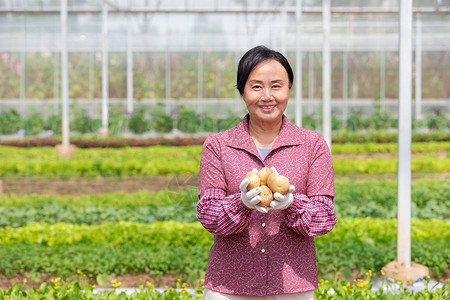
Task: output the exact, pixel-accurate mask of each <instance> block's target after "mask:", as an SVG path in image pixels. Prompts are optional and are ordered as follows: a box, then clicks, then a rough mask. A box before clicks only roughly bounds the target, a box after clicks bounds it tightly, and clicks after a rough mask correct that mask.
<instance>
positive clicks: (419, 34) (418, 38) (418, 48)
mask: <svg viewBox="0 0 450 300" xmlns="http://www.w3.org/2000/svg"><path fill="white" fill-rule="evenodd" d="M415 104H416V120H421V119H422V18H421V16H420V14H417V15H416V103H415Z"/></svg>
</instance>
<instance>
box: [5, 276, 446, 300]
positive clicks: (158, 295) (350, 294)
mask: <svg viewBox="0 0 450 300" xmlns="http://www.w3.org/2000/svg"><path fill="white" fill-rule="evenodd" d="M376 279H377V278H376V276H375V277H373V274H372V272H367V273H366V277H365V278H364V279H358V280H354V281H353V282H352V283H350V282H347V281H344V280H340V281H329V280H323V279H321V280H320V282H319V288H318V289H317V290H316V291H314V297H315V298H316V299H374V300H376V299H380V300H382V299H386V300H387V299H389V300H403V299H411V300H412V299H444V298H445V297H447V296H448V294H449V293H450V284H449V283H446V284H444V285H443V286H442V287H441V286H435V287H432V288H429V287H428V285H429V282H430V281H429V279H425V280H423V284H424V286H425V289H423V290H421V291H417V292H416V291H411V290H410V289H408V288H407V287H406V286H404V285H400V286H398V284H397V282H395V281H393V282H391V281H389V280H385V281H384V282H383V286H381V287H379V288H378V289H377V288H375V287H374V282H375V281H376ZM121 284H122V283H121V282H117V281H116V282H113V283H112V286H113V288H112V289H107V290H97V289H96V287H95V286H94V285H93V284H92V283H90V282H86V279H81V278H80V279H78V280H74V281H64V280H61V279H60V278H56V279H54V280H51V281H50V282H49V283H48V284H47V283H42V284H41V286H40V287H39V288H27V287H26V285H25V284H20V285H19V284H16V285H14V286H13V287H11V288H8V289H5V290H2V289H0V298H1V299H17V300H22V299H23V300H25V299H77V300H88V299H89V300H104V299H108V300H115V299H121V300H126V299H130V300H143V299H145V300H147V299H154V300H177V299H180V300H200V299H204V298H203V294H204V288H203V287H197V288H196V289H188V286H187V285H186V284H185V283H184V284H183V285H181V284H178V286H177V288H173V287H171V288H167V289H165V290H164V291H161V290H159V289H155V287H154V286H153V284H151V283H149V282H148V281H147V282H145V283H144V282H142V283H141V284H140V285H139V286H138V287H137V288H135V290H134V292H133V293H132V294H126V292H125V291H123V290H121V289H120V286H121ZM383 288H386V289H392V292H387V293H386V292H385V291H384V290H383ZM394 291H395V292H394Z"/></svg>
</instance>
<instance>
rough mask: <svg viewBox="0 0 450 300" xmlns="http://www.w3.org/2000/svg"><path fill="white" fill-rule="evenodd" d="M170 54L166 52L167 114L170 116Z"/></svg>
mask: <svg viewBox="0 0 450 300" xmlns="http://www.w3.org/2000/svg"><path fill="white" fill-rule="evenodd" d="M170 68H171V66H170V52H169V51H167V52H166V105H165V107H166V114H170V107H169V99H170V85H171V83H170Z"/></svg>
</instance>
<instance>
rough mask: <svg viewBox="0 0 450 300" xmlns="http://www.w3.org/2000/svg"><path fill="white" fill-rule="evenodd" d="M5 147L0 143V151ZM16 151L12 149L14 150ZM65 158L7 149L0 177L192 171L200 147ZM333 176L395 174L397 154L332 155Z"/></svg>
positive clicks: (445, 161)
mask: <svg viewBox="0 0 450 300" xmlns="http://www.w3.org/2000/svg"><path fill="white" fill-rule="evenodd" d="M4 149H5V147H0V150H4ZM14 150H17V151H14ZM76 153H77V154H76V155H74V156H73V157H72V158H70V159H63V158H61V157H59V156H58V155H57V153H56V151H55V150H54V149H43V148H40V149H38V148H32V149H30V150H28V151H27V150H24V149H16V148H13V149H7V151H2V152H0V159H1V161H2V164H0V177H47V178H79V177H90V178H92V177H120V178H123V177H143V176H159V175H167V174H182V173H184V174H198V171H199V165H200V153H201V149H200V148H199V147H198V146H190V147H183V148H175V147H160V146H155V147H148V148H138V149H135V148H123V149H95V150H94V149H80V150H79V151H78V150H77V152H76ZM333 163H334V168H335V174H336V175H352V174H355V175H359V174H395V173H396V172H397V157H395V156H394V157H366V158H360V157H334V159H333ZM411 168H412V171H413V172H414V173H443V172H448V171H449V170H450V155H448V154H447V155H444V156H437V155H431V154H427V155H415V156H413V157H412V166H411Z"/></svg>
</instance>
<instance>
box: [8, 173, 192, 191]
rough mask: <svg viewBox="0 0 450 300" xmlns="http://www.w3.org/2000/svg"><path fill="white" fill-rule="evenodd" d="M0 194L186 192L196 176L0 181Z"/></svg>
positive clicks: (16, 179) (17, 179)
mask: <svg viewBox="0 0 450 300" xmlns="http://www.w3.org/2000/svg"><path fill="white" fill-rule="evenodd" d="M1 181H3V193H4V194H16V195H29V194H45V195H74V196H77V195H86V194H102V193H112V192H119V191H123V192H130V193H134V192H137V191H139V190H147V191H153V192H154V191H159V190H161V189H172V190H175V189H186V188H190V187H198V176H193V175H172V176H166V177H157V178H156V177H155V178H134V179H133V178H124V179H117V178H114V179H113V178H100V179H41V178H15V179H2V180H1Z"/></svg>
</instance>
